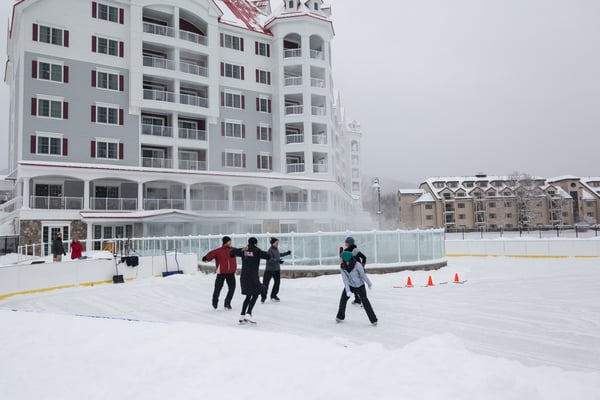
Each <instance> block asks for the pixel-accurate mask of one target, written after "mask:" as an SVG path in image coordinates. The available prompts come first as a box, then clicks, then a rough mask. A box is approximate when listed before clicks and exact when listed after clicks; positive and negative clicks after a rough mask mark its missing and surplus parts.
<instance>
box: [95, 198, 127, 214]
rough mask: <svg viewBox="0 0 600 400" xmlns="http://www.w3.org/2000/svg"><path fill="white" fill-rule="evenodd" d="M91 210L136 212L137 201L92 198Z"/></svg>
mask: <svg viewBox="0 0 600 400" xmlns="http://www.w3.org/2000/svg"><path fill="white" fill-rule="evenodd" d="M90 208H91V209H92V210H117V211H121V210H136V209H137V199H136V198H128V199H127V198H107V197H90Z"/></svg>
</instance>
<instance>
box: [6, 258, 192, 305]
mask: <svg viewBox="0 0 600 400" xmlns="http://www.w3.org/2000/svg"><path fill="white" fill-rule="evenodd" d="M67 257H68V255H67ZM120 259H121V257H120V256H117V258H116V260H117V262H118V261H120ZM63 260H65V261H62V262H56V263H55V262H51V261H48V260H47V258H46V259H37V262H40V261H43V263H39V264H32V262H36V260H30V261H26V262H23V263H19V264H12V265H2V266H0V300H1V299H3V298H6V297H10V296H12V295H16V294H25V293H34V292H38V291H46V290H53V289H59V288H65V287H72V286H91V285H95V284H102V283H112V278H113V275H123V278H124V279H125V280H131V279H137V278H148V277H152V276H162V273H163V272H165V271H166V270H167V268H166V266H168V270H169V271H175V270H177V262H178V263H179V269H180V270H181V271H183V273H184V274H192V273H196V272H197V271H198V257H197V256H196V255H195V254H179V253H178V254H177V262H176V261H175V255H174V254H173V253H171V254H167V257H166V260H165V256H164V255H162V256H143V257H139V265H138V266H136V267H128V266H127V265H126V264H125V263H119V264H118V266H115V258H114V257H113V256H112V255H111V253H110V252H97V253H96V254H94V255H93V256H92V257H91V258H87V259H82V260H71V259H66V258H63ZM117 268H118V274H117Z"/></svg>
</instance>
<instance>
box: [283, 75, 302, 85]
mask: <svg viewBox="0 0 600 400" xmlns="http://www.w3.org/2000/svg"><path fill="white" fill-rule="evenodd" d="M283 85H284V86H301V85H302V77H301V76H288V77H286V78H285V79H284V81H283Z"/></svg>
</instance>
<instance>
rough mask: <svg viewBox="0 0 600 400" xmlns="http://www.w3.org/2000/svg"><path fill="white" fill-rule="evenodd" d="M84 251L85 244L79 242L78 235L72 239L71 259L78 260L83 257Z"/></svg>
mask: <svg viewBox="0 0 600 400" xmlns="http://www.w3.org/2000/svg"><path fill="white" fill-rule="evenodd" d="M82 253H83V246H82V245H81V243H80V242H79V238H77V236H74V237H73V240H72V241H71V260H77V259H79V258H81V256H82V255H83V254H82Z"/></svg>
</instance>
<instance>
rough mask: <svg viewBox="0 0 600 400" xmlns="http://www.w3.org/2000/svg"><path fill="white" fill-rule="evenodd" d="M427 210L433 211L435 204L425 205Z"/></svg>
mask: <svg viewBox="0 0 600 400" xmlns="http://www.w3.org/2000/svg"><path fill="white" fill-rule="evenodd" d="M425 209H426V210H431V209H433V204H425Z"/></svg>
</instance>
